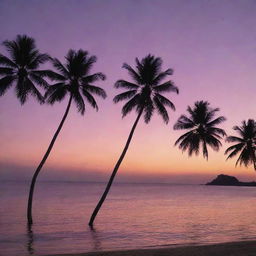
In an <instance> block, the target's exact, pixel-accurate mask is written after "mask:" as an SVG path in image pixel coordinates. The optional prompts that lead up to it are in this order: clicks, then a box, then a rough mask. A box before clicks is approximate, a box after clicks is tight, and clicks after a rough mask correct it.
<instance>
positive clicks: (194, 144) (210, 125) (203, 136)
mask: <svg viewBox="0 0 256 256" xmlns="http://www.w3.org/2000/svg"><path fill="white" fill-rule="evenodd" d="M209 105H210V104H209V103H208V102H207V101H197V102H195V106H194V107H193V108H191V107H190V106H188V108H187V111H188V113H189V117H187V116H185V115H181V116H180V118H179V119H178V121H177V122H176V124H175V125H174V127H173V128H174V130H189V131H188V132H186V133H185V134H183V135H182V136H180V137H179V138H178V139H177V141H176V142H175V146H176V145H178V144H179V148H180V149H181V150H182V151H188V154H189V156H191V155H192V154H193V153H195V154H196V155H198V154H199V150H200V145H201V147H202V150H203V157H205V158H206V159H208V149H207V145H209V146H210V147H211V148H212V149H213V150H216V151H218V150H219V148H220V146H221V145H222V144H221V142H220V139H221V138H222V137H224V136H226V133H225V131H224V130H223V129H220V128H217V127H215V126H216V125H218V124H220V123H222V122H223V121H225V120H226V118H225V117H223V116H220V117H217V118H215V119H214V116H215V114H216V112H218V111H219V109H218V108H214V109H212V108H210V106H209Z"/></svg>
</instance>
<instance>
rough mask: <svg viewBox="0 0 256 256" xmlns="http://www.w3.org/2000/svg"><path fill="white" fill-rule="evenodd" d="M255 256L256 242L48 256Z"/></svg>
mask: <svg viewBox="0 0 256 256" xmlns="http://www.w3.org/2000/svg"><path fill="white" fill-rule="evenodd" d="M170 255H171V256H255V255H256V241H244V242H232V243H222V244H211V245H198V246H182V247H175V248H159V249H138V250H126V251H103V252H89V253H78V254H55V255H47V256H170Z"/></svg>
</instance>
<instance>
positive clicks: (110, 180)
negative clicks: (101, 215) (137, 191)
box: [88, 108, 143, 228]
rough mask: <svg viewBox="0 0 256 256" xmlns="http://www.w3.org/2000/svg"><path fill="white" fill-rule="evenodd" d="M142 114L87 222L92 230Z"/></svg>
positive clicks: (136, 121) (140, 113)
mask: <svg viewBox="0 0 256 256" xmlns="http://www.w3.org/2000/svg"><path fill="white" fill-rule="evenodd" d="M142 112H143V108H142V109H141V110H140V112H139V114H138V117H137V118H136V120H135V122H134V124H133V127H132V130H131V132H130V134H129V137H128V139H127V142H126V144H125V147H124V150H123V152H122V154H121V156H120V157H119V159H118V161H117V163H116V165H115V168H114V170H113V172H112V174H111V176H110V179H109V181H108V184H107V187H106V189H105V191H104V193H103V194H102V196H101V198H100V201H99V202H98V204H97V206H96V207H95V209H94V211H93V213H92V216H91V218H90V221H89V224H88V225H89V226H90V227H91V228H93V222H94V219H95V218H96V216H97V214H98V212H99V210H100V208H101V206H102V204H103V203H104V201H105V199H106V197H107V195H108V192H109V190H110V187H111V185H112V183H113V181H114V178H115V176H116V173H117V171H118V168H119V166H120V164H121V163H122V161H123V159H124V156H125V154H126V152H127V150H128V147H129V145H130V142H131V140H132V136H133V133H134V131H135V128H136V126H137V124H138V122H139V119H140V117H141V115H142Z"/></svg>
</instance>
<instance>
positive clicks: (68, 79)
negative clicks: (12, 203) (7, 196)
mask: <svg viewBox="0 0 256 256" xmlns="http://www.w3.org/2000/svg"><path fill="white" fill-rule="evenodd" d="M96 60H97V59H96V57H95V56H89V55H88V52H86V51H83V50H79V51H77V52H76V51H74V50H69V52H68V54H67V56H66V64H62V63H61V62H60V61H59V60H58V59H56V58H55V59H52V63H53V65H54V67H55V68H56V69H57V70H58V72H59V73H56V72H54V71H51V72H50V71H48V73H47V75H48V76H49V77H50V78H51V79H53V80H56V81H57V82H56V83H55V84H53V85H51V86H50V87H49V88H48V90H47V91H46V94H45V98H46V99H47V102H48V103H49V104H54V103H55V102H56V101H62V100H63V99H64V98H65V96H66V95H67V94H68V95H69V100H68V105H67V108H66V111H65V113H64V116H63V118H62V120H61V122H60V124H59V127H58V129H57V131H56V132H55V134H54V136H53V138H52V140H51V143H50V145H49V147H48V149H47V151H46V153H45V155H44V157H43V159H42V160H41V162H40V164H39V165H38V167H37V169H36V171H35V173H34V175H33V178H32V181H31V185H30V192H29V200H28V208H27V219H28V224H29V225H31V224H32V223H33V220H32V200H33V192H34V186H35V182H36V178H37V176H38V174H39V172H40V170H41V169H42V167H43V165H44V163H45V161H46V159H47V157H48V156H49V154H50V152H51V149H52V147H53V145H54V142H55V140H56V139H57V136H58V134H59V132H60V130H61V128H62V126H63V124H64V122H65V120H66V117H67V115H68V112H69V109H70V106H71V102H72V101H74V102H75V103H76V106H77V109H78V112H80V113H81V114H82V115H83V114H84V112H85V103H84V99H85V100H86V101H87V102H88V103H89V104H90V105H91V106H92V107H93V108H95V109H96V110H98V105H97V103H96V101H95V99H94V97H93V95H92V94H95V95H98V96H100V97H102V98H106V96H107V95H106V93H105V91H104V90H103V89H102V88H100V87H97V86H94V85H92V83H94V82H96V81H98V80H104V79H105V75H103V74H102V73H94V74H89V73H90V70H91V68H92V66H93V64H94V63H95V62H96ZM83 97H84V98H83Z"/></svg>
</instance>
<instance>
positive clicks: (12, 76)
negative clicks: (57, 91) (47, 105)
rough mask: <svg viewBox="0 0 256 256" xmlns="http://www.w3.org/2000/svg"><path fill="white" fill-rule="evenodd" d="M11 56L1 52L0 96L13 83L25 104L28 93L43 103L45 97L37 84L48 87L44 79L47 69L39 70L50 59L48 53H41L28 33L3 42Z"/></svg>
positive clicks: (44, 87) (18, 95)
mask: <svg viewBox="0 0 256 256" xmlns="http://www.w3.org/2000/svg"><path fill="white" fill-rule="evenodd" d="M3 45H4V46H5V48H6V50H7V51H8V53H9V55H10V57H6V56H4V55H2V54H0V65H1V67H0V75H1V76H3V77H2V78H1V79H0V96H2V95H4V94H5V92H6V91H7V90H8V89H9V88H10V87H11V86H13V85H15V91H16V95H17V98H18V99H19V101H20V103H21V104H22V105H23V104H24V103H25V102H26V101H27V98H28V95H29V94H31V95H33V96H34V97H35V98H36V100H37V101H38V102H39V103H40V104H42V103H44V97H43V96H42V94H41V92H40V91H39V90H38V88H37V85H38V86H40V87H42V88H43V89H47V88H48V83H47V81H46V80H45V79H44V77H45V76H46V75H47V71H46V70H44V71H43V70H38V68H39V66H40V65H41V64H44V63H45V62H46V61H48V60H49V59H50V57H49V55H48V54H45V53H43V54H42V53H40V52H39V51H38V49H37V48H36V44H35V40H34V39H33V38H31V37H28V36H26V35H17V37H16V39H15V40H13V41H9V40H6V41H4V42H3Z"/></svg>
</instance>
